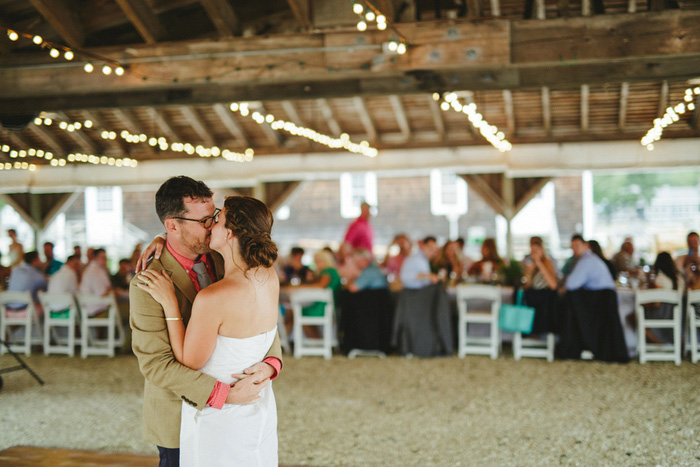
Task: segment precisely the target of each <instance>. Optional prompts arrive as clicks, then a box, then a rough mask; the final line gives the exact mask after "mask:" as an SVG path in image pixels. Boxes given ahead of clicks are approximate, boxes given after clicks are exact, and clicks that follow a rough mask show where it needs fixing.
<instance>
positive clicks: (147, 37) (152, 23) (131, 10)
mask: <svg viewBox="0 0 700 467" xmlns="http://www.w3.org/2000/svg"><path fill="white" fill-rule="evenodd" d="M115 1H116V2H117V5H119V7H120V8H121V9H122V10H123V11H124V14H125V15H126V17H127V18H129V21H131V24H133V25H134V27H135V28H136V30H137V31H138V33H139V34H140V35H141V37H142V38H143V40H144V41H146V43H147V44H155V43H156V42H158V41H160V40H162V39H163V38H164V37H165V28H164V27H163V24H162V23H161V22H160V20H159V19H158V16H156V14H155V13H153V10H151V7H150V6H149V5H148V3H147V2H146V1H145V0H115Z"/></svg>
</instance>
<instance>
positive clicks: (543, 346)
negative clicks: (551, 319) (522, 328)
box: [513, 332, 554, 362]
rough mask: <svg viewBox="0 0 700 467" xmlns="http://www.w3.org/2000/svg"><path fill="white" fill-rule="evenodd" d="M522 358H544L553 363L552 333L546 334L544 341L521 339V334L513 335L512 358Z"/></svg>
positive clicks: (529, 338) (528, 338)
mask: <svg viewBox="0 0 700 467" xmlns="http://www.w3.org/2000/svg"><path fill="white" fill-rule="evenodd" d="M523 357H535V358H546V359H547V361H548V362H553V361H554V333H551V332H548V333H547V335H546V336H545V338H544V339H536V338H533V337H523V335H522V333H520V332H515V333H513V358H514V359H515V360H520V359H521V358H523Z"/></svg>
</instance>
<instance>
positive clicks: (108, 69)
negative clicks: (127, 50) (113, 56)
mask: <svg viewBox="0 0 700 467" xmlns="http://www.w3.org/2000/svg"><path fill="white" fill-rule="evenodd" d="M102 73H104V74H105V75H110V74H112V67H111V66H109V65H105V66H103V67H102Z"/></svg>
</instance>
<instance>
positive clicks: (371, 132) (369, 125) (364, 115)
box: [352, 97, 377, 142]
mask: <svg viewBox="0 0 700 467" xmlns="http://www.w3.org/2000/svg"><path fill="white" fill-rule="evenodd" d="M352 100H353V102H354V104H355V109H356V110H357V114H358V115H359V117H360V121H361V122H362V126H363V127H364V128H365V133H367V139H368V140H369V141H370V142H376V141H377V129H376V128H375V127H374V122H372V117H371V116H370V115H369V111H368V110H367V105H366V104H365V101H364V100H363V99H362V98H361V97H353V98H352Z"/></svg>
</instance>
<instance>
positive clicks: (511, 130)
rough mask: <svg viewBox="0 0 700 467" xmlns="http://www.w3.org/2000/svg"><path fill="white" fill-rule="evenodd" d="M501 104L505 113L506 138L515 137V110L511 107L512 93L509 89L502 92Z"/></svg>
mask: <svg viewBox="0 0 700 467" xmlns="http://www.w3.org/2000/svg"><path fill="white" fill-rule="evenodd" d="M503 103H504V104H505V112H506V131H507V132H508V137H510V138H512V137H513V136H515V108H514V107H513V93H512V92H511V91H510V90H509V89H504V90H503Z"/></svg>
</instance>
